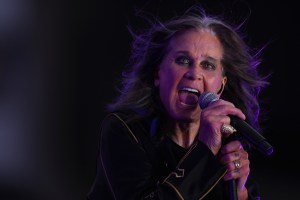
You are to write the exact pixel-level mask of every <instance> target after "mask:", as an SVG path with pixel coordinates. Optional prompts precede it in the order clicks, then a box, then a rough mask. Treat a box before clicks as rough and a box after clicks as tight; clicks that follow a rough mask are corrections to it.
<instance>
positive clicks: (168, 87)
mask: <svg viewBox="0 0 300 200" xmlns="http://www.w3.org/2000/svg"><path fill="white" fill-rule="evenodd" d="M181 77H182V76H181V73H180V71H178V70H177V71H176V70H174V69H164V70H161V71H160V72H159V80H158V81H159V89H160V95H161V97H165V98H166V97H167V96H171V95H172V94H175V93H176V91H177V85H178V83H179V81H180V80H181Z"/></svg>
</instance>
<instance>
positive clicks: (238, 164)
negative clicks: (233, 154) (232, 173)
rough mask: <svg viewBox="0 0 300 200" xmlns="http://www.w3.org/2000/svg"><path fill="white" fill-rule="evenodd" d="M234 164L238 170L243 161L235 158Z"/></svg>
mask: <svg viewBox="0 0 300 200" xmlns="http://www.w3.org/2000/svg"><path fill="white" fill-rule="evenodd" d="M233 164H234V167H235V169H236V170H238V169H240V167H241V162H240V161H239V160H234V161H233Z"/></svg>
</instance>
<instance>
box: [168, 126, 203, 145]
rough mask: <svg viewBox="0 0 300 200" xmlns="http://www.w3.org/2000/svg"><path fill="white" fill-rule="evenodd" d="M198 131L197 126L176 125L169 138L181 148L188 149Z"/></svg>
mask: <svg viewBox="0 0 300 200" xmlns="http://www.w3.org/2000/svg"><path fill="white" fill-rule="evenodd" d="M198 129H199V125H198V124H191V123H184V124H176V125H175V126H174V132H173V133H172V134H171V135H170V138H171V139H172V140H173V141H174V142H175V143H176V144H178V145H180V146H182V147H183V148H189V147H190V146H191V145H192V144H193V143H194V141H195V139H196V137H197V134H198Z"/></svg>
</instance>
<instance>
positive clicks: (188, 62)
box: [175, 56, 191, 66]
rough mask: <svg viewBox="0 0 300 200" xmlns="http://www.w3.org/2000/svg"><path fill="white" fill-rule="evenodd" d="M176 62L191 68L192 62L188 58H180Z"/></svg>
mask: <svg viewBox="0 0 300 200" xmlns="http://www.w3.org/2000/svg"><path fill="white" fill-rule="evenodd" d="M175 62H176V63H177V64H179V65H186V66H189V65H190V64H191V60H190V59H189V58H188V57H186V56H179V57H178V58H176V59H175Z"/></svg>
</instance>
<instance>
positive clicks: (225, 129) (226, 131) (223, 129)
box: [220, 124, 236, 134]
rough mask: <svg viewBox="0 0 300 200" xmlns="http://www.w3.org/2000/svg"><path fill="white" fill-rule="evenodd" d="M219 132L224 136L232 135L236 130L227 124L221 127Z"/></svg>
mask: <svg viewBox="0 0 300 200" xmlns="http://www.w3.org/2000/svg"><path fill="white" fill-rule="evenodd" d="M220 130H221V133H224V134H232V133H234V132H236V129H235V128H234V127H233V126H231V125H229V124H223V125H222V126H221V129H220Z"/></svg>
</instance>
